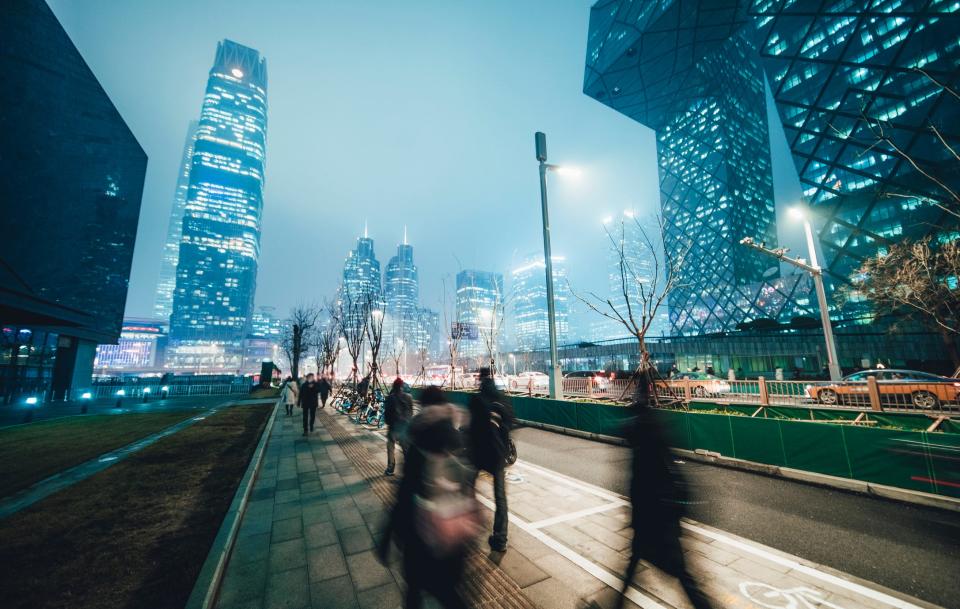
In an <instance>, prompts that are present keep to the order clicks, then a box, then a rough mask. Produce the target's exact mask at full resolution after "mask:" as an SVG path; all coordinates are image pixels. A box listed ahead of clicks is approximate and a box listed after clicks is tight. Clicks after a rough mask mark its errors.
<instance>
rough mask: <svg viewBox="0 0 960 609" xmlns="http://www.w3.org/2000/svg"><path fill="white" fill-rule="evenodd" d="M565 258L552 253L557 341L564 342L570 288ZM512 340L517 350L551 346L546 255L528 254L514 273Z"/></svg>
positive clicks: (568, 327)
mask: <svg viewBox="0 0 960 609" xmlns="http://www.w3.org/2000/svg"><path fill="white" fill-rule="evenodd" d="M565 262H566V259H565V258H564V257H563V256H553V290H554V292H553V300H554V314H555V321H556V324H557V343H558V344H564V343H566V342H567V339H568V337H569V334H570V289H569V287H568V284H567V269H566V266H565ZM511 279H512V286H511V294H512V296H511V300H512V302H511V303H510V305H511V307H512V312H513V339H514V341H515V343H516V345H515V346H516V349H518V350H520V351H530V350H533V349H544V348H547V347H549V346H550V325H549V323H548V321H549V320H548V316H547V281H546V279H547V277H546V270H545V265H544V263H543V254H540V255H536V254H531V255H529V256H527V258H526V260H525V261H524V263H523V265H521V266H520V267H518V268H516V269H514V270H513V272H512V273H511Z"/></svg>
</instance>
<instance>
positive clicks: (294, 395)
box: [280, 376, 300, 417]
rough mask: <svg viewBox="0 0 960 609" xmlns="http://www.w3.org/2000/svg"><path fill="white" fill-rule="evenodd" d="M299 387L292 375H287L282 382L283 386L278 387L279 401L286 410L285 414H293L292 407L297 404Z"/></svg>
mask: <svg viewBox="0 0 960 609" xmlns="http://www.w3.org/2000/svg"><path fill="white" fill-rule="evenodd" d="M299 394H300V391H299V387H297V381H296V379H294V378H293V377H292V376H288V377H287V380H286V381H285V382H284V383H283V387H282V388H281V389H280V402H281V403H282V404H283V405H284V407H285V408H286V410H287V416H288V417H289V416H291V415H292V414H293V407H294V406H296V405H297V402H298V401H299Z"/></svg>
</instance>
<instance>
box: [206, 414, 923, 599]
mask: <svg viewBox="0 0 960 609" xmlns="http://www.w3.org/2000/svg"><path fill="white" fill-rule="evenodd" d="M300 433H301V429H300V418H299V417H283V416H280V417H278V419H277V422H276V424H275V425H274V428H273V429H272V430H271V438H270V443H269V445H268V447H267V455H266V458H265V461H264V466H263V468H262V470H261V472H260V475H259V477H258V479H257V482H256V484H255V487H254V491H253V495H252V497H251V502H250V504H249V508H248V511H247V513H246V514H245V515H244V518H243V521H242V523H241V527H240V532H239V538H238V541H237V545H236V546H235V548H234V551H233V553H232V556H231V559H230V563H229V564H228V566H227V572H226V577H225V579H224V582H223V585H222V588H221V593H220V597H219V606H220V607H223V608H252V607H263V608H271V609H272V608H274V607H289V608H291V609H303V608H308V607H312V608H320V607H330V608H338V607H364V608H392V607H399V606H401V605H402V596H401V591H402V589H403V579H402V577H401V574H400V570H399V568H398V564H397V562H396V561H397V560H398V558H399V557H398V556H397V554H398V553H397V552H394V553H393V560H394V562H393V563H392V564H391V566H390V568H386V567H384V566H382V565H380V564H379V563H378V562H377V560H376V557H375V555H374V552H373V548H374V540H375V539H376V537H377V536H378V535H379V531H380V527H381V523H382V519H383V517H384V506H385V505H386V504H387V503H388V502H389V500H390V498H391V497H392V493H393V492H394V489H395V484H396V479H395V478H386V477H384V476H383V475H382V472H383V469H384V467H385V463H386V454H385V452H386V451H385V448H384V441H383V440H384V439H383V435H382V432H375V431H371V430H367V429H365V428H363V427H362V426H357V425H354V424H353V423H351V422H350V421H348V420H347V419H346V417H342V416H339V415H336V414H331V413H329V412H328V411H321V413H320V414H319V415H318V431H317V433H315V434H312V435H311V436H310V437H309V438H303V437H301V436H300ZM508 481H509V483H508V497H509V501H510V512H511V516H510V517H511V521H510V549H509V551H507V552H506V553H505V554H502V555H501V554H492V553H487V548H485V547H482V548H479V549H478V550H477V551H476V552H474V553H473V555H472V556H471V558H470V561H469V563H468V573H467V582H466V583H465V586H464V592H465V595H466V596H467V598H468V599H469V602H470V603H471V606H478V607H491V608H492V607H511V608H517V609H519V608H530V609H532V608H533V607H538V606H539V607H544V608H547V609H553V608H560V609H565V608H569V609H581V608H583V607H588V606H589V607H601V608H603V609H609V608H610V607H612V606H613V603H614V602H615V600H616V595H617V594H616V590H617V589H618V588H619V587H620V585H621V581H620V579H619V577H620V574H622V572H623V569H624V567H625V565H626V560H627V556H628V552H629V544H630V529H629V527H628V522H629V506H628V505H627V503H626V501H625V500H624V498H623V497H620V496H618V495H616V494H614V493H611V492H609V491H606V490H604V489H600V488H597V487H593V486H591V485H588V484H585V483H583V482H580V481H578V480H575V479H572V478H568V477H566V476H563V475H561V474H558V473H556V472H553V471H551V470H549V469H546V468H543V467H540V466H537V465H534V464H531V463H526V462H524V461H522V460H521V461H519V462H518V463H517V464H516V465H515V466H514V467H513V468H511V470H510V472H509V475H508ZM478 488H479V490H480V492H481V495H482V497H481V502H482V503H484V504H485V505H487V507H489V508H492V507H493V502H492V493H491V490H492V489H491V484H490V480H489V477H487V476H486V475H482V476H481V478H480V483H479V486H478ZM491 516H492V514H489V513H488V519H489V517H491ZM682 543H683V545H684V547H685V549H686V557H687V561H688V566H689V568H690V569H691V572H692V573H693V575H694V576H695V577H696V578H697V580H698V581H699V582H701V585H702V588H703V590H704V591H705V592H706V593H707V594H708V596H709V597H710V598H711V600H713V602H714V606H715V607H718V608H720V607H733V608H737V609H761V608H772V609H787V608H792V609H804V608H811V609H812V608H821V609H868V608H887V607H895V608H897V609H916V608H919V607H923V608H929V607H931V605H929V604H927V603H923V602H921V601H916V600H914V599H910V598H907V597H905V596H903V595H900V594H898V593H896V592H892V591H889V590H884V589H881V588H879V587H878V586H875V585H873V584H870V583H869V582H863V581H860V580H856V579H855V578H852V577H849V576H846V575H844V574H842V573H837V572H835V571H832V570H830V569H827V568H825V567H821V566H818V565H815V564H812V563H808V562H805V561H802V560H800V559H798V558H795V557H792V556H789V555H786V554H783V553H781V552H778V551H776V550H772V549H770V548H766V547H764V546H760V545H759V544H754V543H752V542H749V541H747V540H744V539H741V538H739V537H736V536H733V535H730V534H727V533H724V532H722V531H717V530H715V529H712V528H709V527H706V526H703V525H699V524H697V523H686V524H685V530H684V537H683V539H682ZM628 598H629V599H630V602H628V603H627V606H628V607H630V608H635V607H638V606H639V607H643V608H644V609H671V608H686V607H688V604H687V603H686V601H685V599H683V598H682V593H681V592H680V590H679V586H678V585H677V584H676V582H675V581H674V580H672V579H671V578H669V577H667V576H665V575H664V574H662V573H661V572H659V571H658V570H657V569H655V568H653V567H651V566H646V565H643V564H641V566H640V568H639V570H638V574H637V577H636V579H635V587H634V588H633V589H631V590H630V594H629V595H628ZM425 606H427V607H432V606H435V605H433V604H431V602H429V601H428V602H427V603H425Z"/></svg>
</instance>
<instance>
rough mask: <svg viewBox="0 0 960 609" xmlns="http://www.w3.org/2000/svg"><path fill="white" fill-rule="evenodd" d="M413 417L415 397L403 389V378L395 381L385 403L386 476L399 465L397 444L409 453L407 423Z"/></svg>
mask: <svg viewBox="0 0 960 609" xmlns="http://www.w3.org/2000/svg"><path fill="white" fill-rule="evenodd" d="M411 417H413V398H411V397H410V395H409V394H407V393H404V391H403V379H401V378H398V379H396V380H395V381H393V386H392V387H391V388H390V393H389V394H388V395H387V399H386V401H385V402H384V404H383V422H384V423H386V424H387V469H386V470H385V471H384V472H383V474H384V475H385V476H392V475H393V472H394V470H395V469H396V467H397V460H396V445H397V442H399V443H400V450H401V451H403V453H404V454H406V453H407V446H406V443H407V440H406V436H407V424H408V423H409V421H410V419H411Z"/></svg>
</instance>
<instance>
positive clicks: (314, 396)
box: [299, 381, 320, 408]
mask: <svg viewBox="0 0 960 609" xmlns="http://www.w3.org/2000/svg"><path fill="white" fill-rule="evenodd" d="M319 396H320V384H319V383H318V382H316V381H313V382H309V381H308V382H306V383H304V384H303V386H302V387H300V399H299V403H300V407H301V408H316V407H317V406H319V405H320V402H319V400H318V398H319Z"/></svg>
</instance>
